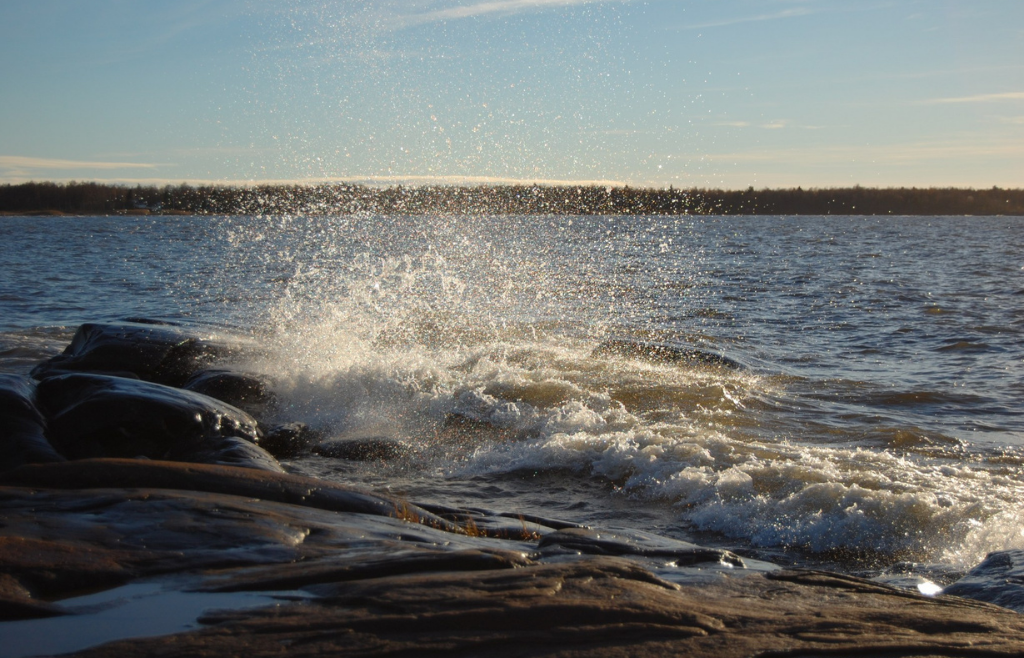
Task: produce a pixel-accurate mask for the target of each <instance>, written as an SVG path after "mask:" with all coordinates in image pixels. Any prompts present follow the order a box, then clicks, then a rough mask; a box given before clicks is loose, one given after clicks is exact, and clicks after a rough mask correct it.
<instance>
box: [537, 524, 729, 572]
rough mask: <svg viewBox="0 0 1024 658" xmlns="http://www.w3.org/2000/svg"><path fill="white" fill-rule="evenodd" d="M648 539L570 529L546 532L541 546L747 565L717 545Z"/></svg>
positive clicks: (550, 549)
mask: <svg viewBox="0 0 1024 658" xmlns="http://www.w3.org/2000/svg"><path fill="white" fill-rule="evenodd" d="M652 539H653V538H652V537H651V536H647V537H644V541H637V540H636V539H634V538H631V537H628V536H625V535H620V534H615V533H609V532H599V531H597V530H592V529H590V528H566V529H564V530H559V531H557V532H552V533H550V534H547V535H544V537H542V538H541V540H540V542H539V543H538V547H539V548H540V549H541V551H542V552H544V553H546V554H558V553H562V552H566V551H568V552H577V553H583V554H586V555H619V556H621V555H635V556H640V557H651V558H664V559H670V560H672V562H674V563H675V564H676V565H680V566H682V565H691V564H700V563H702V562H708V563H717V564H726V565H729V566H733V567H741V568H742V567H743V566H744V564H743V560H742V559H741V558H740V557H739V556H738V555H735V554H734V553H731V552H729V551H723V550H720V549H717V548H705V547H703V546H697V545H695V544H690V543H687V542H681V541H675V540H670V539H667V538H664V537H659V538H657V540H656V541H652Z"/></svg>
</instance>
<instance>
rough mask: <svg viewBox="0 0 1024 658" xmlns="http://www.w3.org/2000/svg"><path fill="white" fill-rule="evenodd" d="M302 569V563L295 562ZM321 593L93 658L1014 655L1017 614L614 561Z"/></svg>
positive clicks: (1019, 632)
mask: <svg viewBox="0 0 1024 658" xmlns="http://www.w3.org/2000/svg"><path fill="white" fill-rule="evenodd" d="M296 573H298V570H296ZM309 589H310V590H313V591H315V592H316V593H318V594H319V595H320V596H321V597H322V598H320V599H314V600H313V601H310V602H308V603H303V604H290V605H279V606H274V607H269V608H263V609H259V610H239V611H223V612H216V613H208V614H207V615H205V616H204V617H203V618H201V620H200V621H201V622H202V623H204V624H207V625H208V626H209V627H208V628H206V629H204V630H198V631H193V632H189V633H183V634H179V635H173V636H168V637H162V638H146V639H137V640H126V641H120V642H114V643H110V644H107V645H104V646H101V647H97V648H95V649H91V650H87V651H83V652H81V653H79V654H76V655H79V656H88V657H91V658H100V657H110V658H114V657H122V656H125V657H126V656H142V655H172V654H173V655H176V656H204V655H235V654H242V655H246V656H248V657H250V658H259V657H261V656H279V655H282V654H283V653H287V654H288V656H290V657H293V658H301V657H305V656H322V655H336V656H409V655H444V656H481V655H486V656H498V657H502V656H583V655H585V656H657V657H659V658H660V657H661V656H716V657H718V656H720V657H722V658H733V657H737V658H738V657H741V656H742V657H744V658H746V657H749V656H869V655H870V656H877V655H887V656H968V655H970V656H982V655H984V656H1014V655H1020V654H1021V652H1022V651H1024V617H1022V616H1020V615H1018V614H1016V613H1012V612H1010V611H1006V610H1003V609H1000V608H996V607H994V606H989V605H986V604H980V603H976V602H968V601H964V600H961V599H954V598H950V599H926V598H924V597H920V596H914V595H910V594H906V593H903V592H900V591H898V590H895V589H892V588H884V587H881V586H878V585H873V586H865V585H864V584H863V581H857V580H856V579H843V578H840V579H836V580H829V579H828V578H815V577H814V576H813V574H812V575H807V574H800V573H794V574H788V573H787V574H783V575H782V577H768V576H752V577H745V578H720V579H718V580H715V581H711V582H703V583H701V584H699V585H693V586H682V587H680V586H677V585H674V584H672V583H669V582H666V581H664V580H661V579H660V578H658V577H656V576H655V575H653V574H652V573H651V572H649V571H647V570H645V569H643V568H641V567H639V566H637V565H636V564H634V563H632V562H631V561H628V560H625V559H622V558H608V557H604V558H587V559H582V560H577V561H572V562H563V563H557V564H535V565H523V566H521V567H520V568H516V569H487V570H483V571H446V572H427V573H424V572H411V573H409V574H406V575H394V574H388V575H385V576H383V577H368V578H364V579H358V580H345V581H343V582H335V583H331V584H322V585H314V586H311V587H309Z"/></svg>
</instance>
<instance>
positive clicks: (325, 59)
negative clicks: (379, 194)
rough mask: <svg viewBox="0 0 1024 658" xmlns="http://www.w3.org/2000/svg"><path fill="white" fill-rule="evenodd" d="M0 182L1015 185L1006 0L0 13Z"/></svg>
mask: <svg viewBox="0 0 1024 658" xmlns="http://www.w3.org/2000/svg"><path fill="white" fill-rule="evenodd" d="M0 98H2V101H3V102H2V103H0V182H12V183H14V182H21V181H25V180H58V181H60V180H97V181H119V182H136V181H137V182H143V183H148V182H156V183H165V182H166V183H178V182H185V181H187V182H199V181H210V182H226V183H244V182H267V181H306V180H350V181H360V182H372V183H382V184H390V183H395V182H402V183H417V182H422V183H433V182H453V183H461V182H477V181H479V182H493V181H524V182H568V181H573V182H576V181H588V182H600V183H602V184H607V183H616V184H630V185H643V186H655V187H667V186H669V185H675V186H676V187H691V186H696V187H726V188H745V187H748V186H754V187H757V188H761V187H796V186H803V187H828V186H846V185H854V184H860V185H865V186H882V187H887V186H904V185H905V186H919V187H921V186H961V187H967V186H970V187H991V186H993V185H999V186H1001V187H1024V2H1021V0H972V1H960V0H857V1H856V2H854V1H852V0H842V1H839V0H701V1H696V0H694V1H690V0H677V1H668V0H647V1H640V0H634V1H631V0H589V1H588V0H380V1H373V0H369V1H365V0H364V1H358V2H356V1H348V0H318V1H314V2H308V1H304V0H285V1H281V0H277V1H270V0H146V1H141V0H2V2H0Z"/></svg>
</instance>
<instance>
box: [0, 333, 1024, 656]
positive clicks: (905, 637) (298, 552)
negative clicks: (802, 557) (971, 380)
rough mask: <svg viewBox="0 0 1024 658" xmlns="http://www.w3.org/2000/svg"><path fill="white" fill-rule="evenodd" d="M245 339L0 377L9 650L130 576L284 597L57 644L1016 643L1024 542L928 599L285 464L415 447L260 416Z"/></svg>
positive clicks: (562, 647) (151, 340)
mask: <svg viewBox="0 0 1024 658" xmlns="http://www.w3.org/2000/svg"><path fill="white" fill-rule="evenodd" d="M253 349H258V346H255V345H252V344H250V343H249V342H247V341H245V340H243V339H239V338H236V337H225V336H220V335H214V334H212V333H210V332H201V331H197V330H195V329H194V328H185V327H180V326H177V325H173V324H167V323H158V322H153V321H148V320H141V319H134V320H130V321H126V322H121V323H108V324H103V323H96V324H89V325H83V327H82V328H80V329H79V331H78V333H77V334H76V336H75V338H74V340H73V341H72V344H71V345H69V346H68V349H67V350H65V353H64V354H62V355H60V356H58V357H55V358H53V359H51V360H50V361H48V362H46V363H44V364H40V366H39V367H37V368H36V369H35V370H34V371H33V373H32V377H20V376H14V375H7V376H4V378H3V379H2V380H0V428H2V434H0V620H2V621H0V634H2V635H3V636H4V637H7V638H15V637H17V639H18V643H16V644H17V645H18V646H21V647H25V650H23V651H21V652H20V653H17V652H14V651H13V650H8V651H9V653H6V654H3V655H33V654H38V653H52V651H51V650H50V649H48V648H47V647H49V646H51V645H49V644H46V643H44V642H43V641H42V640H43V639H44V638H42V637H40V638H39V642H38V644H35V645H34V644H33V638H32V637H31V635H30V634H31V633H32V632H34V631H33V628H34V627H32V626H31V625H30V624H32V623H34V622H33V621H32V620H42V619H49V620H51V622H50V623H51V626H48V627H47V628H50V629H55V630H54V631H53V632H57V633H62V632H63V633H65V634H71V633H73V630H71V629H73V628H74V625H73V624H72V623H71V621H72V620H73V619H75V618H77V617H81V616H83V615H85V616H87V615H89V614H92V613H93V612H94V611H93V610H82V609H81V608H80V607H76V606H75V605H74V604H73V602H74V601H75V600H76V599H75V597H78V596H80V595H83V594H88V593H93V592H100V591H112V592H116V591H118V588H124V587H127V586H131V585H133V584H138V583H156V584H158V585H159V586H160V587H162V588H164V590H165V591H167V592H172V591H174V592H190V593H194V594H196V595H197V596H201V595H210V596H211V597H212V596H213V595H215V594H224V593H229V592H258V593H262V594H264V595H267V596H269V597H270V598H268V599H267V601H268V604H267V605H263V606H260V607H256V608H251V607H247V608H244V609H240V608H237V607H236V608H233V607H232V606H227V608H228V609H222V610H219V611H217V610H208V611H207V612H205V613H204V614H203V615H202V616H201V617H200V618H199V620H198V623H199V626H198V627H196V628H192V629H191V630H185V631H183V632H173V633H170V634H162V635H158V636H156V637H136V636H137V635H145V634H147V633H143V632H141V631H140V632H136V631H135V630H134V629H133V628H131V627H130V624H125V625H124V626H125V627H124V628H121V629H119V630H120V632H119V633H117V634H116V635H115V636H112V637H109V638H105V639H109V640H114V641H111V642H108V643H106V644H100V645H99V646H94V644H95V643H88V642H82V643H78V644H76V643H75V642H74V638H68V640H69V641H68V642H67V643H65V644H62V645H60V646H62V647H63V648H62V649H60V650H61V651H78V652H79V653H76V654H75V655H82V656H152V655H174V656H207V655H240V654H247V655H249V656H253V657H255V656H271V655H284V654H287V655H289V656H305V655H322V654H332V655H351V656H369V655H374V656H399V655H425V654H432V653H434V654H441V653H443V654H444V655H467V656H468V655H488V656H506V655H507V656H513V655H516V656H518V655H529V656H535V655H536V656H541V655H543V656H570V655H594V656H644V655H651V656H655V655H656V656H663V655H708V656H825V655H828V656H841V655H891V656H997V655H1021V654H1024V617H1022V616H1021V615H1020V614H1019V613H1018V612H1015V611H1014V610H1011V609H1008V608H1007V607H999V606H997V605H994V604H992V603H988V602H985V601H993V602H996V603H999V604H1000V605H1002V606H1008V607H1009V608H1017V609H1020V606H1021V603H1022V599H1021V595H1020V592H1021V590H1022V588H1021V586H1020V585H1019V582H1020V574H1019V571H1020V569H1019V568H1018V567H1017V565H1018V564H1020V562H1021V561H1020V560H1019V559H1018V558H1019V556H1018V555H1016V554H1015V553H1013V552H1005V553H1001V554H996V555H993V556H990V558H989V560H987V561H986V562H985V563H984V564H982V565H979V567H978V568H977V569H975V570H974V571H973V572H972V573H971V574H969V575H968V576H967V577H966V578H965V579H964V580H963V581H962V582H961V583H958V584H955V585H953V586H952V587H950V588H947V589H946V590H945V593H943V594H941V595H938V596H932V597H927V596H923V595H921V594H919V593H917V592H913V591H908V590H904V589H899V588H894V587H890V586H888V585H884V584H880V583H876V582H873V581H868V580H863V579H859V578H854V577H850V576H845V575H840V574H833V573H825V572H819V571H810V570H786V569H780V568H778V567H775V566H774V565H770V564H767V563H763V562H759V561H757V560H752V559H749V558H743V557H740V556H737V555H734V554H733V553H730V552H729V551H723V550H719V549H713V548H705V547H701V546H696V545H693V544H689V543H686V542H681V541H677V540H672V539H668V538H665V537H658V536H654V535H649V534H643V533H633V534H629V535H627V534H622V533H608V532H604V531H602V530H600V529H593V528H587V527H583V526H580V525H578V524H575V523H573V522H572V521H571V520H555V519H545V518H539V517H529V518H526V517H523V516H520V515H514V514H507V513H503V512H501V511H489V510H480V509H453V508H448V507H444V506H439V505H433V504H430V503H428V502H418V503H414V502H411V501H405V500H401V499H398V498H394V497H390V496H385V495H381V494H378V493H374V492H369V491H363V490H359V489H357V488H353V487H347V486H343V485H340V484H336V483H332V482H327V481H323V480H318V479H313V478H308V477H304V476H300V475H295V474H291V473H287V472H285V469H284V468H282V466H281V464H280V463H279V462H278V458H284V457H287V456H289V455H294V454H301V453H303V452H313V451H318V450H321V451H327V452H330V454H332V455H343V456H345V457H346V458H358V457H359V455H360V454H361V451H363V450H370V451H373V453H374V454H376V455H385V456H386V455H387V454H390V452H389V451H398V450H401V446H399V445H362V446H347V447H338V446H333V447H332V448H331V449H330V450H328V449H327V448H325V445H326V444H325V442H324V437H318V436H316V434H315V433H314V432H312V431H310V430H309V429H308V428H306V427H304V426H303V425H302V424H301V419H295V420H294V422H291V423H288V424H285V425H277V426H271V425H269V424H265V423H264V422H263V421H264V420H265V419H266V418H268V417H270V415H271V414H270V412H269V410H270V409H272V408H273V405H274V399H273V392H272V386H270V385H269V384H268V383H267V382H265V381H262V380H261V379H260V378H259V377H257V376H254V375H251V374H248V373H244V372H235V371H232V370H230V369H224V368H223V363H224V362H225V360H226V359H227V357H229V356H230V355H232V354H238V353H240V352H244V351H246V350H253ZM227 360H229V359H227ZM332 451H333V452H332ZM993 584H995V585H993ZM951 594H958V595H959V596H955V595H951ZM963 597H972V598H963ZM167 600H168V601H171V600H172V597H169V596H168V597H167ZM210 600H211V601H212V600H214V599H212V598H211V599H210ZM217 600H220V599H217ZM167 605H168V606H171V605H173V604H172V603H170V602H169V603H168V604H167ZM65 622H67V625H66V626H61V624H62V623H65ZM62 628H64V629H65V630H63V631H61V630H60V629H62ZM175 630H177V629H175ZM118 638H123V639H118ZM33 647H35V648H34V649H33ZM2 652H3V649H0V653H2Z"/></svg>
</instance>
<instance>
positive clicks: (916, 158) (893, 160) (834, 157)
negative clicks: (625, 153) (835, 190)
mask: <svg viewBox="0 0 1024 658" xmlns="http://www.w3.org/2000/svg"><path fill="white" fill-rule="evenodd" d="M1022 152H1024V143H1022V142H1019V141H1017V142H988V143H984V142H974V141H971V142H969V143H963V142H960V143H958V142H947V143H911V144H896V145H892V146H846V147H835V146H828V147H820V148H792V149H764V150H753V151H742V152H735V153H710V154H708V155H707V156H706V157H707V158H708V159H709V160H711V161H713V162H718V163H723V164H724V163H741V162H742V163H771V164H775V165H778V164H782V163H785V164H800V165H810V164H849V163H851V162H859V163H871V162H873V163H876V164H883V163H887V164H910V163H924V162H936V161H938V160H963V159H967V158H979V157H981V158H993V157H997V158H998V157H1010V158H1015V157H1019V156H1020V154H1021V153H1022Z"/></svg>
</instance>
